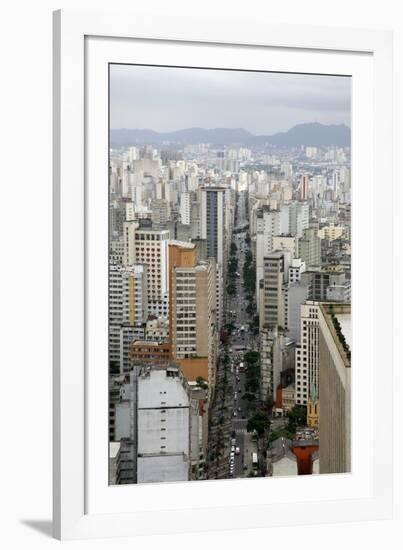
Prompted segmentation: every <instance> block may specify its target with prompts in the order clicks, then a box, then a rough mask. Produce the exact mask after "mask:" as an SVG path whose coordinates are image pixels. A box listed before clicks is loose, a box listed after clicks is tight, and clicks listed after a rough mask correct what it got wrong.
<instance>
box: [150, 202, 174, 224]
mask: <svg viewBox="0 0 403 550" xmlns="http://www.w3.org/2000/svg"><path fill="white" fill-rule="evenodd" d="M151 212H152V214H151V219H152V223H153V226H160V227H165V226H166V225H167V222H168V220H169V219H170V208H169V204H168V201H167V200H166V199H154V200H153V201H152V203H151Z"/></svg>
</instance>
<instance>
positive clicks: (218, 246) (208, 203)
mask: <svg viewBox="0 0 403 550" xmlns="http://www.w3.org/2000/svg"><path fill="white" fill-rule="evenodd" d="M224 204H225V187H213V186H211V187H207V186H206V187H202V188H201V238H202V239H206V240H207V255H208V257H209V258H215V260H216V262H217V264H219V266H221V267H222V265H223V261H224V225H225V222H224Z"/></svg>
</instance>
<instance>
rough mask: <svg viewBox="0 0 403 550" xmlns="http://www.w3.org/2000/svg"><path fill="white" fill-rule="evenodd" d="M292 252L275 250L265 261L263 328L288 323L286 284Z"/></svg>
mask: <svg viewBox="0 0 403 550" xmlns="http://www.w3.org/2000/svg"><path fill="white" fill-rule="evenodd" d="M289 263H290V252H289V251H288V250H275V251H274V252H271V253H270V254H268V255H267V256H265V258H264V260H263V295H262V296H261V304H262V307H261V319H260V324H261V327H263V326H268V327H274V326H280V327H282V328H284V326H285V322H286V308H285V283H286V282H287V280H288V266H289Z"/></svg>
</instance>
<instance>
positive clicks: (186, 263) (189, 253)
mask: <svg viewBox="0 0 403 550" xmlns="http://www.w3.org/2000/svg"><path fill="white" fill-rule="evenodd" d="M195 265H196V247H195V245H194V244H193V243H186V242H180V241H174V240H171V241H170V242H169V245H168V271H169V274H168V277H169V335H170V338H171V339H172V335H173V319H174V316H175V310H176V307H177V304H176V303H175V301H174V295H175V294H174V289H173V285H174V281H175V273H174V270H175V268H177V267H195Z"/></svg>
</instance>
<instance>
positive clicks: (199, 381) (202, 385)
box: [196, 376, 208, 390]
mask: <svg viewBox="0 0 403 550" xmlns="http://www.w3.org/2000/svg"><path fill="white" fill-rule="evenodd" d="M196 384H197V385H198V386H199V387H200V388H202V389H203V390H207V388H208V384H207V382H206V381H205V380H204V378H203V377H202V376H198V377H197V378H196Z"/></svg>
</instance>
